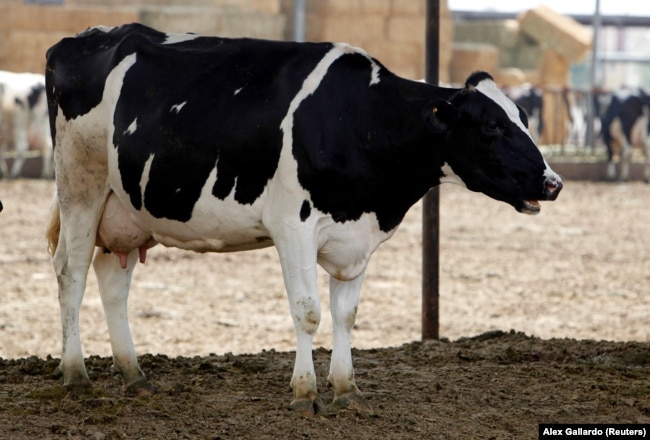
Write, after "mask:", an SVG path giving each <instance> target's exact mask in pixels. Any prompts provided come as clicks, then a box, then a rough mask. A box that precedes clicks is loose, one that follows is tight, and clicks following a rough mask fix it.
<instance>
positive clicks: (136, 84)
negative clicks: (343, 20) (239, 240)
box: [113, 37, 331, 221]
mask: <svg viewBox="0 0 650 440" xmlns="http://www.w3.org/2000/svg"><path fill="white" fill-rule="evenodd" d="M128 43H129V41H128V38H127V39H125V40H124V41H122V42H121V43H120V44H121V45H126V44H128ZM130 44H132V45H133V50H134V51H135V52H136V53H137V61H136V63H135V64H134V65H133V66H132V67H131V68H130V69H129V70H128V72H127V73H126V76H125V78H124V85H123V89H122V93H121V94H120V98H119V100H118V103H117V108H116V111H115V115H114V125H115V133H114V136H113V143H114V145H115V146H116V147H117V150H118V163H119V169H120V174H121V176H122V184H123V187H124V189H125V190H126V192H127V193H128V194H129V196H130V198H131V203H132V204H133V206H134V207H136V208H137V209H140V208H141V200H142V194H141V190H140V180H141V178H142V174H143V171H144V168H145V163H146V162H147V160H149V159H150V157H153V160H152V162H151V167H150V172H149V176H148V183H147V186H146V189H145V193H144V204H145V207H146V209H147V210H148V211H149V212H150V213H151V214H152V215H153V216H155V217H158V218H168V219H173V220H179V221H187V220H189V219H190V218H191V215H192V210H193V207H194V204H195V203H196V201H197V200H198V198H199V196H200V193H201V189H202V188H203V186H204V185H205V183H206V180H207V178H208V176H209V174H210V173H211V172H212V171H213V170H214V168H215V167H216V182H215V184H214V186H213V188H212V194H213V195H214V196H215V197H217V198H219V199H225V198H226V197H228V196H229V195H230V194H231V193H233V192H234V199H235V200H236V201H237V202H239V203H241V204H252V203H253V202H254V201H255V200H256V199H257V198H258V197H259V196H260V195H261V194H262V192H263V190H264V188H265V186H266V184H267V183H268V180H269V179H270V178H271V177H272V176H273V174H274V173H275V170H276V169H277V165H278V161H279V157H280V151H281V149H282V132H281V130H280V123H281V121H282V119H283V117H284V116H285V115H286V113H287V110H288V108H289V104H290V102H291V100H292V99H293V97H294V96H295V95H296V94H297V93H298V91H299V90H300V87H301V86H302V81H303V80H304V78H305V77H306V76H307V74H308V73H309V72H310V71H311V70H313V68H314V67H315V65H316V63H317V62H318V61H319V60H320V58H322V56H323V54H324V53H325V52H326V51H327V50H329V48H330V47H331V45H329V44H321V45H319V46H314V47H315V48H316V49H315V50H314V49H312V51H311V52H310V53H307V54H306V53H304V49H306V46H300V45H296V44H294V43H277V42H267V41H260V40H249V39H241V40H231V39H220V38H207V37H201V38H197V39H195V40H191V41H187V42H184V43H178V44H176V45H159V44H155V43H151V42H149V41H136V42H131V43H130ZM307 55H309V56H307ZM280 60H282V62H280ZM143 85H144V86H143ZM183 103H184V104H183ZM180 104H183V106H182V108H180V110H172V107H174V106H179V105H180ZM134 121H136V124H137V129H136V130H135V131H134V132H133V133H132V134H129V133H128V127H129V125H130V124H132V123H133V122H134Z"/></svg>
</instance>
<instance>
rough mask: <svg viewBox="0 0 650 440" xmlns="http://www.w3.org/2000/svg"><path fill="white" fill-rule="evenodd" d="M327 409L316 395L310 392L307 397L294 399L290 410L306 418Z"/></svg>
mask: <svg viewBox="0 0 650 440" xmlns="http://www.w3.org/2000/svg"><path fill="white" fill-rule="evenodd" d="M326 408H327V407H326V406H325V404H324V403H323V399H321V398H320V396H319V395H318V393H315V392H311V393H309V394H307V397H301V398H299V399H294V400H293V402H291V409H292V410H294V411H295V412H297V413H298V414H301V415H303V416H306V417H313V416H314V415H316V414H318V413H321V412H323V411H325V409H326Z"/></svg>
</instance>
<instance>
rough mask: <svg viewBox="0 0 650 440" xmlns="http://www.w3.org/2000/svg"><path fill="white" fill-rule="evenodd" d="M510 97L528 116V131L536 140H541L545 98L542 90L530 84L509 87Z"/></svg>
mask: <svg viewBox="0 0 650 440" xmlns="http://www.w3.org/2000/svg"><path fill="white" fill-rule="evenodd" d="M508 97H510V99H512V100H513V101H514V102H515V104H517V105H518V106H519V107H521V108H522V109H523V110H524V112H526V116H527V117H528V124H529V125H528V127H527V128H528V132H529V133H530V134H531V136H532V137H533V140H534V141H535V142H539V140H540V139H541V137H542V134H543V133H544V118H543V111H544V100H543V96H542V90H541V89H539V88H537V87H532V86H531V85H530V84H526V85H523V86H521V87H511V88H509V89H508Z"/></svg>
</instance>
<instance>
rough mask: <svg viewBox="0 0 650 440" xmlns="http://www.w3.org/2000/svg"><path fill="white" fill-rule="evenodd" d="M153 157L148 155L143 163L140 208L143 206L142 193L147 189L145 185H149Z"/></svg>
mask: <svg viewBox="0 0 650 440" xmlns="http://www.w3.org/2000/svg"><path fill="white" fill-rule="evenodd" d="M153 158H154V155H153V153H152V154H150V155H149V159H147V161H146V162H145V163H144V168H143V169H142V175H141V176H140V194H141V196H142V206H144V192H145V190H146V189H147V184H148V183H149V173H150V172H151V163H152V162H153Z"/></svg>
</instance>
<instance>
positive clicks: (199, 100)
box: [46, 24, 562, 413]
mask: <svg viewBox="0 0 650 440" xmlns="http://www.w3.org/2000/svg"><path fill="white" fill-rule="evenodd" d="M46 72H47V73H46V76H47V93H48V99H49V106H50V120H51V128H52V133H53V134H54V139H55V149H54V159H55V167H56V187H57V195H56V197H55V201H54V210H53V215H52V222H51V225H50V230H49V231H48V235H49V237H50V245H51V248H52V249H54V256H53V265H54V269H55V272H56V275H57V280H58V284H59V298H60V305H61V318H62V324H63V355H62V359H61V364H60V368H61V370H62V372H63V377H64V385H65V386H66V387H69V388H73V389H81V390H83V389H85V388H87V387H89V386H90V382H89V379H88V375H87V373H86V369H85V367H84V360H83V355H82V349H81V341H80V338H79V306H80V303H81V300H82V297H83V294H84V289H85V285H86V277H87V272H88V268H89V266H90V264H91V260H92V259H93V249H95V248H96V247H97V250H96V251H95V253H94V261H93V266H94V269H95V272H96V274H97V279H98V283H99V288H100V293H101V298H102V302H103V306H104V310H105V314H106V317H107V321H108V328H109V334H110V340H111V345H112V350H113V360H114V365H115V368H116V370H117V371H119V372H120V373H121V375H122V378H123V379H124V383H125V386H126V387H127V391H128V392H134V393H142V394H147V393H149V392H151V388H150V386H149V385H148V383H147V381H146V380H145V377H144V375H143V373H142V371H141V370H140V368H139V366H138V361H137V359H136V353H135V348H134V345H133V342H132V338H131V334H130V330H129V325H128V322H127V304H126V303H127V296H128V292H129V285H130V282H131V275H132V273H133V269H134V266H135V265H136V263H137V261H138V257H140V260H144V257H145V255H146V250H147V248H148V247H150V246H152V245H154V244H156V243H162V244H163V245H165V246H174V247H179V248H183V249H188V250H193V251H198V252H206V251H214V252H230V251H241V250H249V249H256V248H261V247H266V246H271V245H275V247H276V248H277V251H278V253H279V256H280V261H281V266H282V272H283V277H284V283H285V287H286V290H287V293H288V296H289V304H290V309H291V316H292V318H293V322H294V327H295V331H296V335H297V348H296V361H295V367H294V370H293V376H292V379H291V387H292V389H293V402H292V407H293V408H294V409H296V410H297V411H300V412H304V413H313V412H315V411H319V410H320V409H322V400H321V399H320V397H319V394H318V390H317V388H316V374H315V371H314V366H313V363H312V339H313V336H314V333H315V332H316V330H317V328H318V326H319V322H320V317H321V309H320V305H319V296H318V292H317V265H320V266H321V267H323V268H324V269H325V270H326V271H327V272H328V273H329V275H330V300H331V302H330V303H331V314H332V319H333V326H334V335H333V351H332V359H331V365H330V370H329V376H328V379H329V382H330V383H331V384H332V386H333V388H334V405H335V406H334V407H335V408H337V407H346V406H350V407H354V408H357V409H358V410H360V411H366V412H369V411H371V409H370V407H369V406H368V404H367V403H366V402H365V400H364V399H363V397H362V396H361V393H360V392H359V390H358V388H357V386H356V384H355V380H354V371H353V367H352V357H351V351H350V347H351V330H352V327H353V325H354V321H355V316H356V311H357V305H358V301H359V292H360V289H361V283H362V280H363V277H364V272H365V269H366V266H367V264H368V260H369V258H370V256H371V255H372V253H373V252H374V251H375V249H376V248H377V246H379V244H380V243H382V242H383V241H385V240H387V239H388V238H390V237H391V235H392V234H393V233H394V232H395V230H396V228H397V227H398V225H399V224H400V222H401V220H402V218H403V217H404V215H405V213H406V212H407V210H408V209H409V208H410V207H411V205H413V204H414V203H415V202H416V201H418V200H419V199H420V198H421V197H422V196H423V195H424V194H425V193H426V192H427V191H428V190H429V188H431V187H433V186H436V185H438V184H440V183H441V182H455V183H458V184H461V185H464V186H466V187H467V188H469V189H470V190H473V191H480V192H483V193H485V194H487V195H489V196H490V197H493V198H495V199H497V200H501V201H504V202H506V203H509V204H510V205H512V206H513V207H514V208H515V209H517V210H518V211H520V212H524V213H528V214H534V213H537V212H538V211H539V209H540V205H539V203H538V201H539V200H553V199H555V198H556V196H557V195H558V192H559V191H560V189H561V188H562V180H561V179H560V177H559V176H558V175H557V174H555V173H554V172H553V171H552V170H551V169H550V167H549V166H548V165H547V163H546V162H545V161H544V159H543V158H542V155H541V154H540V152H539V150H538V149H537V147H536V146H535V144H534V143H533V141H532V140H531V138H530V135H529V134H528V131H527V129H526V119H525V116H523V112H521V111H520V110H519V109H518V108H517V107H516V106H515V105H514V104H513V103H512V101H510V100H508V99H507V98H506V97H505V95H503V94H502V93H501V92H500V91H499V89H498V88H497V87H496V86H495V83H494V82H493V80H492V78H491V77H490V76H489V75H488V74H486V73H476V74H474V75H472V76H471V77H470V78H469V79H468V80H467V84H466V86H465V87H464V88H462V89H447V88H439V87H434V86H432V85H429V84H424V83H419V82H415V81H409V80H405V79H401V78H399V77H397V76H395V75H394V74H392V73H391V72H389V71H388V70H387V69H386V68H385V67H384V66H383V65H382V64H380V63H379V62H378V61H377V60H375V59H373V58H371V57H370V56H368V55H367V54H366V53H365V52H363V51H362V50H360V49H355V48H352V47H350V46H348V45H345V44H332V43H293V42H273V41H263V40H255V39H225V38H217V37H202V36H198V35H193V34H165V33H161V32H157V31H155V30H153V29H150V28H147V27H144V26H142V25H137V24H132V25H125V26H122V27H117V28H103V27H100V28H93V29H89V30H87V31H85V32H82V33H81V34H79V35H78V36H76V37H75V38H66V39H63V40H62V41H61V42H59V43H58V44H56V45H55V46H53V47H52V48H51V49H50V50H49V51H48V53H47V71H46ZM59 222H60V223H59ZM59 228H60V229H59ZM57 240H58V242H57Z"/></svg>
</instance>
